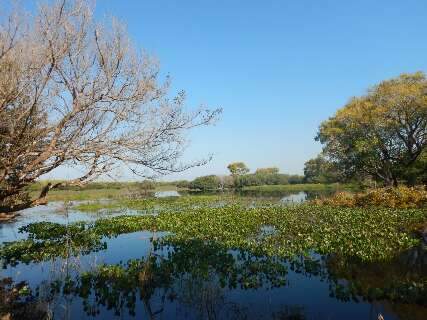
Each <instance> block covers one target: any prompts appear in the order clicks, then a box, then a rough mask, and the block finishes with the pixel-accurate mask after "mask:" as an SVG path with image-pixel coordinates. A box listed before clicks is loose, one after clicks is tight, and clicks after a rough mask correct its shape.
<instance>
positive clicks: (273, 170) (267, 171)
mask: <svg viewBox="0 0 427 320" xmlns="http://www.w3.org/2000/svg"><path fill="white" fill-rule="evenodd" d="M278 173H279V168H276V167H271V168H258V169H256V171H255V174H262V175H265V174H278Z"/></svg>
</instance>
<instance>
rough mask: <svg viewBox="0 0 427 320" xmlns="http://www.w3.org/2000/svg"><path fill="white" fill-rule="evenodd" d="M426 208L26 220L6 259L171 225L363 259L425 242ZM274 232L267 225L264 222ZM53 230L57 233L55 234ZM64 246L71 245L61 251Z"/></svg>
mask: <svg viewBox="0 0 427 320" xmlns="http://www.w3.org/2000/svg"><path fill="white" fill-rule="evenodd" d="M426 216H427V212H426V210H421V209H405V210H398V209H390V208H336V207H328V206H317V205H307V204H305V205H298V206H290V207H282V206H269V207H256V208H248V207H246V206H241V205H225V206H223V207H209V206H205V207H200V208H186V209H185V210H184V209H183V210H181V211H179V212H177V211H173V210H164V211H161V212H160V213H159V214H158V215H157V216H147V215H139V216H119V217H114V218H109V219H100V220H98V221H96V222H87V223H82V222H79V223H73V224H70V225H68V226H63V225H60V224H55V223H44V222H42V223H36V224H31V225H29V226H27V227H25V228H22V230H21V232H28V238H27V239H25V240H18V241H14V242H9V243H5V244H4V245H3V246H2V247H1V249H0V257H1V259H2V260H3V263H4V264H6V265H7V264H10V263H12V264H16V263H19V262H30V261H32V260H34V261H41V260H45V259H49V258H52V257H55V256H61V252H62V251H63V250H61V248H62V247H64V244H65V243H68V244H71V245H72V248H73V250H72V251H73V252H74V253H75V254H79V253H88V252H90V251H91V250H92V249H93V250H102V248H103V238H104V237H115V236H118V235H120V234H124V233H131V232H136V231H142V230H151V231H167V232H168V233H169V235H167V236H165V238H166V239H169V241H174V240H176V241H188V240H191V239H195V240H202V241H210V242H216V243H218V244H220V245H221V246H223V247H224V248H227V249H238V250H247V251H250V252H252V253H255V254H257V255H267V256H278V257H293V256H296V255H300V254H308V253H309V252H317V253H321V254H338V255H340V256H346V257H355V258H357V259H360V260H363V261H380V260H387V259H391V258H393V257H394V256H396V255H397V254H398V253H400V252H401V251H403V250H406V249H409V248H411V247H413V246H415V245H417V244H418V243H419V239H417V238H416V237H415V236H414V235H412V233H411V230H412V227H413V226H414V225H416V224H418V223H420V222H423V221H425V219H426ZM266 227H267V228H268V229H269V230H271V232H267V233H266V232H265V228H266ZM50 234H51V237H50V236H49V235H50ZM63 253H64V254H65V251H64V252H63Z"/></svg>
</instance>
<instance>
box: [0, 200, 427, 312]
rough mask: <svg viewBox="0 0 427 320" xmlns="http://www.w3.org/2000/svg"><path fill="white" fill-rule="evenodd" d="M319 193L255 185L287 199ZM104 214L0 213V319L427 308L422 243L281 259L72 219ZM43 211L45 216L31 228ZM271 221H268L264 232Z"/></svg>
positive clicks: (60, 209)
mask: <svg viewBox="0 0 427 320" xmlns="http://www.w3.org/2000/svg"><path fill="white" fill-rule="evenodd" d="M252 196H253V194H252V195H250V194H247V195H246V197H252ZM317 196H320V195H319V193H309V192H300V193H297V194H288V195H287V194H283V193H277V194H274V195H271V194H270V195H265V194H263V195H258V197H264V198H267V199H270V198H274V199H276V200H277V201H281V200H280V199H282V201H285V202H290V203H295V202H299V201H305V200H307V199H311V198H313V197H317ZM285 197H290V198H286V199H292V201H291V200H289V201H287V200H283V199H284V198H285ZM43 208H45V209H43ZM44 210H45V211H44ZM98 218H99V216H97V215H94V214H85V213H82V212H78V211H73V210H69V209H67V208H66V207H64V206H63V205H61V204H58V203H56V204H55V203H53V204H51V205H50V206H48V207H39V208H36V209H33V210H29V211H26V212H24V214H23V215H22V216H21V217H19V218H18V219H17V220H16V221H14V222H13V223H10V224H3V225H1V224H0V228H1V229H0V241H1V242H6V241H14V242H13V245H12V247H10V248H9V249H10V250H4V247H3V249H2V250H0V253H1V255H0V258H1V262H2V264H3V267H4V269H3V270H2V279H1V281H0V318H1V317H4V319H24V320H26V319H36V320H37V319H76V318H78V319H85V318H96V319H115V318H118V317H119V318H121V319H132V318H139V319H377V317H378V314H379V313H381V314H383V316H384V318H385V320H392V319H407V320H409V319H411V320H421V319H425V315H426V314H427V250H426V248H425V247H424V246H420V247H417V248H413V249H412V250H410V251H407V252H404V253H402V254H401V255H400V256H398V257H396V258H395V259H394V260H392V261H389V262H387V263H385V262H382V263H379V262H376V263H364V262H361V261H360V260H357V259H350V258H348V257H346V258H344V257H342V256H338V255H328V256H322V255H318V254H316V253H314V252H311V253H309V254H308V255H306V256H298V257H294V258H292V259H283V258H278V257H266V256H258V255H255V254H253V253H251V252H247V251H241V250H228V249H226V248H225V247H223V246H222V245H221V244H219V243H217V242H214V241H202V240H185V241H184V240H177V239H175V238H173V237H167V236H168V234H167V233H160V232H153V231H148V230H147V231H139V232H131V231H129V233H127V234H119V233H115V232H114V225H111V226H110V228H108V230H104V231H103V232H100V233H91V232H87V227H86V225H85V224H72V222H75V221H80V220H85V221H96V220H97V219H98ZM39 221H48V222H47V223H46V222H45V223H43V224H34V225H32V226H30V227H26V226H27V224H28V223H29V222H39ZM19 228H22V230H23V231H24V232H23V233H19V232H18V229H19ZM107 231H108V232H107ZM274 232H275V229H274V228H273V227H272V226H269V225H265V226H263V227H262V228H261V233H260V235H259V237H261V238H262V237H266V236H268V235H270V234H272V233H274ZM19 239H22V240H25V241H22V242H17V240H19ZM1 319H3V318H1Z"/></svg>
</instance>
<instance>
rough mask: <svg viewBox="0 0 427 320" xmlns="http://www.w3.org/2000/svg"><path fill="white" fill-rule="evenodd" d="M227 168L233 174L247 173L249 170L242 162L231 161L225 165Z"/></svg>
mask: <svg viewBox="0 0 427 320" xmlns="http://www.w3.org/2000/svg"><path fill="white" fill-rule="evenodd" d="M227 169H228V170H229V171H230V173H231V174H232V175H233V176H239V175H243V174H247V173H248V172H249V168H248V167H247V166H246V164H245V163H244V162H233V163H230V164H229V165H228V166H227Z"/></svg>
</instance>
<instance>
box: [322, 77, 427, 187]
mask: <svg viewBox="0 0 427 320" xmlns="http://www.w3.org/2000/svg"><path fill="white" fill-rule="evenodd" d="M426 90H427V79H426V76H425V74H424V73H422V72H417V73H413V74H402V75H400V76H399V77H397V78H394V79H390V80H386V81H382V82H381V83H380V84H378V85H376V86H374V87H373V88H371V89H370V90H369V91H368V93H367V94H366V95H364V96H362V97H356V98H353V99H351V100H350V102H349V103H347V104H346V105H345V106H344V107H343V108H342V109H340V110H338V111H337V112H336V114H335V115H334V116H333V117H331V118H329V119H328V120H327V121H325V122H323V123H322V124H321V126H320V129H319V133H318V136H317V138H316V139H317V140H319V141H320V142H321V143H322V144H323V145H324V147H323V153H324V154H325V155H326V156H327V157H329V159H330V160H331V161H332V162H333V163H334V164H336V165H337V166H338V167H339V168H340V169H341V172H342V173H343V174H344V175H345V176H347V177H348V178H350V177H355V176H356V177H357V176H359V177H360V176H361V175H368V176H370V177H372V178H374V179H376V180H378V181H381V182H383V183H384V184H385V185H389V186H390V185H394V186H397V184H398V183H399V181H403V182H405V183H407V184H416V183H419V184H422V183H426V180H425V172H426V171H427V162H426V161H425V159H426V158H425V157H426V155H425V152H426V148H427V138H426V137H427V96H426Z"/></svg>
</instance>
